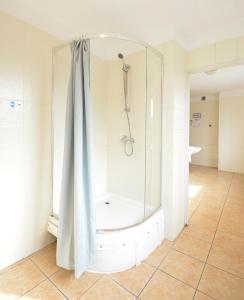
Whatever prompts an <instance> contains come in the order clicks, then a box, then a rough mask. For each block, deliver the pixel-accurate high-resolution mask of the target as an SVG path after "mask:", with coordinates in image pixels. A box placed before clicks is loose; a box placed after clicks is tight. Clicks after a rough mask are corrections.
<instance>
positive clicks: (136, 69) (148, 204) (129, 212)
mask: <svg viewBox="0 0 244 300" xmlns="http://www.w3.org/2000/svg"><path fill="white" fill-rule="evenodd" d="M88 38H89V37H88ZM90 47H91V57H90V70H91V73H90V84H91V86H90V89H91V95H92V113H93V117H92V119H93V129H92V130H93V153H92V157H93V181H94V195H95V200H94V201H95V207H96V224H97V225H96V226H97V262H96V264H95V265H94V267H93V268H91V271H99V272H114V271H120V270H123V269H126V268H128V267H131V266H133V265H134V264H137V263H139V262H140V261H141V260H142V259H144V258H145V257H146V256H147V255H148V254H149V253H150V252H151V251H153V250H154V249H155V247H156V246H157V245H158V244H159V243H160V242H161V241H162V239H163V213H162V210H161V201H162V199H161V156H162V151H161V149H162V82H163V57H162V54H161V53H160V52H158V51H157V50H156V49H154V48H152V47H150V46H148V45H146V44H144V43H141V42H137V41H133V40H130V39H127V38H125V37H119V36H116V37H113V36H106V35H100V36H95V37H90ZM69 73H70V47H69V44H64V45H60V46H59V47H57V48H55V49H54V50H53V102H52V137H53V138H52V158H53V214H52V216H50V222H49V231H50V232H52V233H53V234H56V231H55V230H56V228H57V226H58V215H59V202H60V191H61V176H62V164H63V149H64V129H65V113H66V101H67V90H68V82H69ZM138 238H139V240H138ZM122 256H123V257H125V259H124V260H121V259H122ZM118 260H119V261H118Z"/></svg>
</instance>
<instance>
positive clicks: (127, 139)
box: [118, 53, 135, 156]
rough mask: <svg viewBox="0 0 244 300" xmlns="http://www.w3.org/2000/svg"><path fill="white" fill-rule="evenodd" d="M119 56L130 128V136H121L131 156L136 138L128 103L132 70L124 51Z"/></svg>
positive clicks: (126, 153) (128, 154)
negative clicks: (121, 64)
mask: <svg viewBox="0 0 244 300" xmlns="http://www.w3.org/2000/svg"><path fill="white" fill-rule="evenodd" d="M118 58H119V59H121V60H122V62H123V66H122V71H123V81H124V104H125V107H124V111H125V114H126V119H127V124H128V130H129V136H127V135H123V136H122V137H121V141H122V142H123V143H124V152H125V155H127V156H131V155H132V154H133V152H134V143H135V140H134V138H133V137H132V134H131V124H130V115H129V112H130V107H129V104H128V73H129V70H130V65H127V64H126V63H125V60H124V55H123V54H122V53H119V54H118ZM128 146H129V148H130V149H128Z"/></svg>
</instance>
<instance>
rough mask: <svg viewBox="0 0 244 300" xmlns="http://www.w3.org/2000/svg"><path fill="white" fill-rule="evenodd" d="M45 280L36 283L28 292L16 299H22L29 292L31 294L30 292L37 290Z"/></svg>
mask: <svg viewBox="0 0 244 300" xmlns="http://www.w3.org/2000/svg"><path fill="white" fill-rule="evenodd" d="M46 280H47V278H44V279H43V280H42V281H40V282H38V284H36V285H35V286H34V287H32V288H30V289H29V290H27V291H26V292H25V293H24V294H22V295H21V296H19V297H18V298H17V299H21V298H22V297H24V296H25V295H26V294H28V293H29V292H31V291H32V290H34V289H35V288H37V287H38V286H39V285H41V284H42V283H43V282H45V281H46Z"/></svg>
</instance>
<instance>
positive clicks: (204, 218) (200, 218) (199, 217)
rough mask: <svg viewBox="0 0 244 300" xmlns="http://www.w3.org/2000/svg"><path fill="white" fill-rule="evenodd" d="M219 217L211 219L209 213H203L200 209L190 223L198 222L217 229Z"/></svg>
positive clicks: (197, 223) (200, 224)
mask: <svg viewBox="0 0 244 300" xmlns="http://www.w3.org/2000/svg"><path fill="white" fill-rule="evenodd" d="M218 220H219V217H218V218H215V219H211V218H209V217H208V215H207V214H204V213H201V212H200V211H199V210H197V211H196V212H195V213H194V215H193V216H192V218H191V219H190V222H189V223H190V224H196V225H199V226H205V227H208V228H209V229H211V230H216V228H217V225H218Z"/></svg>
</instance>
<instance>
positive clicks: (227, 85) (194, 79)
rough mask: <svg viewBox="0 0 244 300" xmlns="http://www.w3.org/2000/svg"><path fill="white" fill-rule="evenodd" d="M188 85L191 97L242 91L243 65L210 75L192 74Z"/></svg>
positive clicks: (243, 84) (243, 80)
mask: <svg viewBox="0 0 244 300" xmlns="http://www.w3.org/2000/svg"><path fill="white" fill-rule="evenodd" d="M190 85H191V96H204V95H208V94H216V93H219V92H224V91H232V90H238V89H244V65H241V66H235V67H229V68H224V69H220V70H218V71H217V72H216V73H214V74H212V75H208V74H206V73H197V74H192V75H191V78H190Z"/></svg>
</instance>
